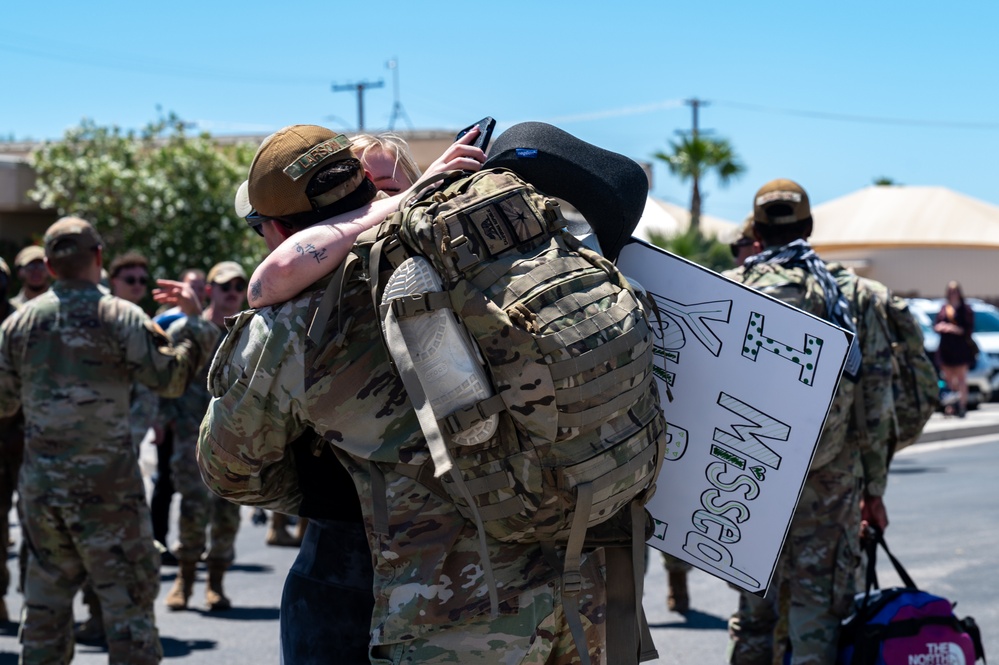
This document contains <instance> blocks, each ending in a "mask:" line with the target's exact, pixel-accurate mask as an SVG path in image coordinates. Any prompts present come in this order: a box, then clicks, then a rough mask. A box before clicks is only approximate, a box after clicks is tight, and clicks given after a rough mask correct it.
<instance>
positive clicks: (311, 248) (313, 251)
mask: <svg viewBox="0 0 999 665" xmlns="http://www.w3.org/2000/svg"><path fill="white" fill-rule="evenodd" d="M295 251H296V252H298V253H299V254H301V255H302V256H311V257H312V258H314V259H315V260H316V263H322V262H323V261H325V260H326V259H327V258H328V257H327V256H326V248H321V249H317V248H316V246H315V245H313V244H312V243H308V244H307V245H305V246H302V245H301V244H300V243H297V242H296V243H295Z"/></svg>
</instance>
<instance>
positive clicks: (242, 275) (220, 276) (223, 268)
mask: <svg viewBox="0 0 999 665" xmlns="http://www.w3.org/2000/svg"><path fill="white" fill-rule="evenodd" d="M233 279H243V280H246V271H245V270H243V266H241V265H239V264H238V263H236V262H235V261H222V262H221V263H216V264H215V265H213V266H212V269H211V270H209V271H208V277H207V278H206V279H205V281H206V282H207V283H209V284H225V283H226V282H228V281H230V280H233Z"/></svg>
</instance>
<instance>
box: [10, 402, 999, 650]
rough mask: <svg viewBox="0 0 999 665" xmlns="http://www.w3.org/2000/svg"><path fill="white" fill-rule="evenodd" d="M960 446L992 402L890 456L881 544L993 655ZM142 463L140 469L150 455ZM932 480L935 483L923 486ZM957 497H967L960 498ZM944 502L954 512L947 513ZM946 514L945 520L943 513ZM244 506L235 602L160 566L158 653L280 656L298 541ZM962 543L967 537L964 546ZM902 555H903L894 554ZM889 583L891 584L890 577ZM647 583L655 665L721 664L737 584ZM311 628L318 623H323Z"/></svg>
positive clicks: (981, 485)
mask: <svg viewBox="0 0 999 665" xmlns="http://www.w3.org/2000/svg"><path fill="white" fill-rule="evenodd" d="M967 443H987V444H994V443H999V404H986V405H983V407H982V408H980V409H978V410H976V411H971V412H969V413H968V414H967V416H966V417H965V418H955V417H944V416H943V415H940V414H938V415H934V416H933V418H932V419H931V420H930V422H929V423H928V425H927V427H926V430H925V431H924V433H923V436H922V438H921V439H920V442H919V443H917V444H915V445H913V446H911V447H910V448H909V449H907V450H905V451H903V452H902V453H900V455H899V456H898V458H897V459H896V462H895V463H893V467H892V473H891V476H890V480H889V491H888V495H887V498H886V503H887V505H888V507H889V515H890V516H891V517H892V520H893V521H892V527H891V528H890V530H889V534H890V538H889V544H890V545H892V548H893V551H895V552H896V554H898V555H899V556H900V558H902V559H903V562H906V563H907V566H908V567H909V572H910V573H912V574H913V577H914V578H915V579H916V581H917V583H922V582H927V583H928V584H929V583H932V585H931V586H929V587H928V590H930V591H933V592H936V593H941V594H944V595H948V597H949V596H950V594H954V595H955V598H954V599H955V600H956V599H958V598H960V599H961V607H959V615H961V616H963V615H964V614H962V613H961V612H960V610H962V609H963V610H964V612H966V613H970V614H972V616H975V618H976V619H978V621H979V625H980V626H981V627H982V631H983V635H984V636H985V641H986V651H987V653H988V652H989V651H992V652H993V655H995V653H997V652H996V651H995V650H996V649H999V643H997V642H996V638H997V637H999V635H995V633H996V632H999V631H996V628H995V627H996V626H997V625H999V603H997V602H996V601H995V600H994V598H995V597H996V596H999V586H997V584H999V583H996V582H995V578H994V575H992V574H991V573H990V572H989V571H991V570H993V562H994V558H995V557H994V554H993V552H994V551H995V550H996V547H999V519H997V518H999V514H997V511H996V510H995V506H996V501H999V497H996V500H988V501H985V502H984V503H982V502H981V501H980V499H977V498H976V497H979V496H980V495H981V494H982V493H991V495H993V496H995V495H996V494H997V493H999V489H997V488H999V485H997V484H996V483H994V481H993V482H991V483H990V482H988V478H989V477H991V476H990V475H989V474H991V473H992V472H991V469H994V468H995V465H996V464H997V463H999V446H995V445H985V446H980V448H981V449H982V451H983V452H981V453H979V454H978V455H979V457H980V458H981V459H979V457H970V458H969V454H968V453H965V454H964V455H963V456H961V457H954V459H953V460H952V459H951V457H950V456H951V455H957V454H958V453H960V451H962V450H967V448H964V446H965V444H967ZM993 451H995V452H993ZM147 452H148V451H147ZM983 455H989V456H990V457H983ZM145 460H146V461H145V468H146V470H147V471H148V470H149V466H148V460H149V458H148V455H147V456H146V458H145ZM976 473H978V474H980V479H976V480H971V478H972V476H973V474H976ZM930 482H932V483H935V484H934V485H932V486H930V485H929V484H928V483H930ZM941 483H947V484H941ZM938 494H939V495H940V496H946V497H948V498H947V500H946V501H939V500H935V497H936V496H937V495H938ZM962 501H963V502H965V503H960V502H962ZM922 502H926V503H925V504H924V503H922ZM952 504H953V510H952V511H950V512H948V507H949V506H951V505H952ZM174 509H175V510H176V497H175V506H174ZM933 511H939V512H940V514H941V515H942V517H939V518H937V519H936V520H934V519H933V517H932V515H933ZM951 512H952V513H953V518H951V517H949V515H950V513H951ZM251 515H252V511H251V510H250V509H248V508H244V509H243V525H242V527H241V529H240V533H239V536H238V539H237V545H236V549H237V560H236V563H235V564H234V566H233V568H232V570H231V571H230V573H229V574H228V575H227V577H226V590H227V592H228V594H229V596H230V598H231V599H232V601H233V605H234V607H233V609H231V610H228V611H225V612H215V613H210V612H208V611H206V610H205V608H204V582H205V571H204V570H203V569H202V570H199V573H198V583H197V586H196V587H195V595H194V596H193V598H192V603H191V609H189V610H188V611H186V612H169V611H167V610H166V608H165V607H164V605H163V598H164V597H165V595H166V593H167V591H168V589H169V588H170V586H171V585H172V584H173V580H174V577H175V575H176V568H163V569H162V571H161V581H162V585H161V590H160V596H159V598H158V599H157V604H156V613H157V623H158V626H159V629H160V634H161V638H162V643H163V649H164V652H165V656H166V659H165V662H171V661H175V662H178V663H184V664H185V665H202V664H204V665H208V664H211V665H227V664H229V663H232V664H234V665H237V664H238V665H247V664H250V663H252V664H256V663H277V662H278V619H279V616H278V615H279V605H280V597H281V589H282V585H283V583H284V578H285V575H286V574H287V571H288V568H289V567H290V566H291V563H292V561H293V560H294V558H295V555H296V553H297V550H295V549H294V548H278V547H268V546H267V545H265V544H264V535H265V533H266V529H265V528H263V527H259V526H256V525H254V524H252V522H251ZM927 520H928V522H927ZM940 522H945V524H940ZM925 523H930V524H938V525H939V527H934V528H933V529H931V530H930V531H934V537H933V538H927V537H924V536H925V533H924V532H926V527H925ZM936 532H939V533H936ZM966 532H969V533H973V534H974V537H975V538H977V539H978V540H980V541H981V542H977V541H975V542H971V540H972V539H970V538H968V537H965V536H963V535H962V534H963V533H966ZM174 533H175V532H174ZM19 536H20V529H19V527H18V526H17V521H16V516H15V515H12V537H13V538H14V539H15V540H17V539H18V538H19ZM982 539H985V540H982ZM966 540H967V541H968V542H967V546H964V545H965V542H964V541H966ZM13 551H14V550H12V552H13ZM900 552H905V553H909V552H911V553H913V554H912V555H910V557H903V556H902V555H901V554H900ZM7 564H8V567H9V568H10V569H11V572H12V578H13V579H14V580H16V579H17V573H16V570H17V562H16V559H15V558H13V557H11V558H9V559H8V561H7ZM887 581H888V582H889V583H890V582H891V577H890V576H888V580H887ZM883 583H884V582H883ZM895 583H897V582H895ZM645 584H646V597H645V608H646V613H647V615H648V618H649V622H650V624H651V626H652V633H653V639H654V640H655V642H656V646H657V648H658V650H659V653H660V658H659V659H658V660H657V661H653V662H654V663H658V664H661V665H665V664H670V665H672V664H678V665H679V664H683V665H695V664H696V665H700V664H701V663H722V662H724V658H725V650H726V647H727V643H728V640H727V632H726V631H727V628H726V625H727V624H726V622H727V620H728V616H729V615H730V614H731V612H732V611H733V610H734V609H735V605H736V601H737V596H736V593H735V591H733V590H732V589H731V588H730V587H729V586H728V584H727V583H725V582H723V581H721V580H718V579H717V578H714V577H712V576H710V575H708V574H706V573H703V572H700V571H696V570H695V571H693V572H691V573H690V575H689V587H690V595H691V605H692V609H691V611H690V612H688V613H687V614H686V615H680V614H676V613H673V612H669V611H668V610H667V609H666V574H665V570H664V568H663V566H662V565H661V563H660V557H659V554H658V553H656V552H653V553H652V556H651V559H650V565H649V569H648V573H647V575H646V583H645ZM6 601H7V604H8V608H9V609H10V611H11V613H12V615H13V616H17V613H18V612H19V611H20V608H21V597H20V595H19V594H18V593H16V591H15V590H14V589H11V590H10V591H9V592H8V594H7V596H6ZM85 616H86V610H85V609H84V607H83V605H82V604H81V603H80V601H79V597H77V604H76V618H77V620H82V619H83V618H85ZM319 621H320V622H321V618H320V619H319ZM317 629H318V630H321V624H319V625H317ZM16 630H17V627H16V625H14V624H8V625H6V626H2V625H0V665H13V664H14V663H16V662H17V654H18V652H19V648H18V644H17V638H16ZM990 645H991V646H992V648H990ZM73 662H74V663H82V664H88V663H92V664H97V663H106V662H107V653H106V651H104V650H102V649H100V648H97V647H88V646H79V647H78V648H77V653H76V658H75V659H74V661H73ZM330 662H331V663H336V662H337V661H336V657H335V654H331V659H330Z"/></svg>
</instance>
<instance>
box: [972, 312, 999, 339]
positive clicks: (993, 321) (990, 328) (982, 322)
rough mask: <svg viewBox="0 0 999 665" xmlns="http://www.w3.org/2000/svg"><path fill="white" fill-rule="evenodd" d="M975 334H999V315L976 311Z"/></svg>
mask: <svg viewBox="0 0 999 665" xmlns="http://www.w3.org/2000/svg"><path fill="white" fill-rule="evenodd" d="M975 332H980V333H986V332H988V333H994V332H999V314H996V313H995V312H992V311H989V310H980V309H976V310H975Z"/></svg>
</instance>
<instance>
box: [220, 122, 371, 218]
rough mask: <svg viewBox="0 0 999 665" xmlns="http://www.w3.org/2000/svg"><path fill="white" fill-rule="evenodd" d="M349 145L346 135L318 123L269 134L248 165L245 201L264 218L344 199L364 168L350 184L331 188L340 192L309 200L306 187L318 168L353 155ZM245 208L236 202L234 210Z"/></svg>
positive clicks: (309, 210) (355, 184)
mask: <svg viewBox="0 0 999 665" xmlns="http://www.w3.org/2000/svg"><path fill="white" fill-rule="evenodd" d="M350 146H351V143H350V140H349V139H348V138H347V137H346V136H345V135H343V134H334V133H333V132H332V131H330V130H328V129H326V128H325V127H319V126H317V125H292V126H291V127H285V128H284V129H281V130H279V131H277V132H275V133H273V134H271V135H270V136H268V137H267V138H266V139H264V142H263V143H262V144H260V147H259V148H258V149H257V154H256V155H254V157H253V163H252V164H250V176H249V178H248V183H249V184H248V187H247V194H248V196H247V201H248V203H249V204H250V206H251V207H252V209H254V210H256V211H257V212H258V213H259V214H261V215H263V216H265V217H285V216H288V215H296V214H299V213H303V212H311V211H313V210H317V209H319V208H322V207H323V206H326V205H329V204H330V203H333V202H335V201H336V200H338V199H339V198H343V196H345V195H346V194H348V193H350V191H353V189H356V187H357V185H359V184H360V182H361V180H363V179H364V172H363V171H361V173H360V178H357V179H356V180H357V182H353V180H352V181H351V183H353V186H352V187H348V186H349V185H351V183H344V185H341V186H340V187H336V188H334V189H335V190H342V191H332V192H326V193H324V194H323V195H322V197H315V199H310V198H309V197H308V196H307V195H306V194H305V188H306V187H307V186H308V184H309V181H310V180H311V179H312V176H313V175H315V174H316V172H317V171H318V170H319V169H320V167H322V166H325V165H327V164H330V163H331V162H337V161H340V160H343V159H350V158H352V157H353V155H352V154H351V152H350ZM320 199H321V200H320ZM244 208H245V205H241V204H240V203H239V202H238V201H237V212H239V211H240V210H243V209H244ZM247 214H249V213H247ZM241 216H244V217H245V215H241Z"/></svg>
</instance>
